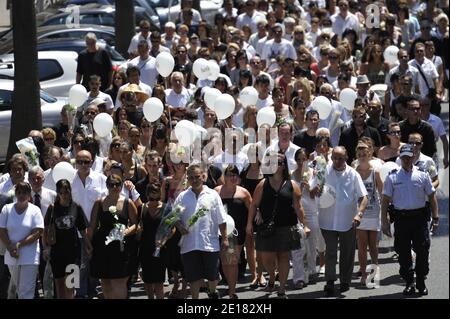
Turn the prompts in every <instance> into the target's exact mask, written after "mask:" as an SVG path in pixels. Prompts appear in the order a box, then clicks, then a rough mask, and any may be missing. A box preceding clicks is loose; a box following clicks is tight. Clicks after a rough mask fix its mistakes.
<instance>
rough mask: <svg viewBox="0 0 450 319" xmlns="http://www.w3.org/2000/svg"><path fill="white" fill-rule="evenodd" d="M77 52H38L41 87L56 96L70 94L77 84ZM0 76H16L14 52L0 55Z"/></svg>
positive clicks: (9, 77)
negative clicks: (73, 86)
mask: <svg viewBox="0 0 450 319" xmlns="http://www.w3.org/2000/svg"><path fill="white" fill-rule="evenodd" d="M77 58H78V54H77V53H76V52H67V51H41V52H38V69H39V81H40V84H41V89H43V90H45V91H46V92H48V93H49V94H51V95H54V96H68V94H69V90H70V88H71V87H72V85H74V84H75V79H76V70H77ZM0 76H1V77H2V78H7V79H13V78H14V54H6V55H2V56H0Z"/></svg>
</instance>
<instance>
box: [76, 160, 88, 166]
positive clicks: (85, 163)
mask: <svg viewBox="0 0 450 319" xmlns="http://www.w3.org/2000/svg"><path fill="white" fill-rule="evenodd" d="M76 163H77V164H78V165H89V164H91V161H87V160H86V161H83V160H77V161H76Z"/></svg>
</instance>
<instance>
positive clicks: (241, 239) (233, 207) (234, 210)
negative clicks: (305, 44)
mask: <svg viewBox="0 0 450 319" xmlns="http://www.w3.org/2000/svg"><path fill="white" fill-rule="evenodd" d="M222 203H223V205H224V206H225V205H227V211H228V215H230V216H231V217H233V219H234V225H235V228H236V230H237V232H238V245H244V243H245V228H246V226H247V219H248V209H247V206H245V202H244V201H243V200H242V199H240V198H234V197H233V198H222Z"/></svg>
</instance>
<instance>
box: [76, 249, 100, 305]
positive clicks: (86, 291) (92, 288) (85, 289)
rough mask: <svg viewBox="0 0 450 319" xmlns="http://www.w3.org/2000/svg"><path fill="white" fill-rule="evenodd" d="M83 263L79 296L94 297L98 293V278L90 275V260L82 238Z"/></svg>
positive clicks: (78, 289) (78, 290)
mask: <svg viewBox="0 0 450 319" xmlns="http://www.w3.org/2000/svg"><path fill="white" fill-rule="evenodd" d="M80 243H81V265H80V288H77V289H76V291H77V294H76V296H77V298H92V297H94V296H96V295H97V291H96V287H97V283H98V279H95V278H92V277H91V276H90V270H91V267H90V261H89V256H88V255H87V254H86V248H85V244H84V241H83V240H81V241H80Z"/></svg>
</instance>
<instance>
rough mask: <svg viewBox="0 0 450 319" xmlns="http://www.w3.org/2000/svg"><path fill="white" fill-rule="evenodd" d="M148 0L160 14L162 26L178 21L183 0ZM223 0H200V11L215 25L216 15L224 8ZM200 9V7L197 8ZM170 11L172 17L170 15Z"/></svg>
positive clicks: (204, 17) (203, 16) (204, 18)
mask: <svg viewBox="0 0 450 319" xmlns="http://www.w3.org/2000/svg"><path fill="white" fill-rule="evenodd" d="M144 1H146V2H148V3H149V4H150V5H151V6H152V7H153V9H155V10H156V12H157V13H158V16H159V21H160V23H161V26H162V27H164V24H165V23H166V22H167V21H172V22H176V20H177V19H178V17H179V15H180V12H181V0H144ZM222 4H223V0H200V5H199V9H200V10H199V11H200V13H201V15H202V18H203V20H206V21H207V22H208V23H209V24H210V25H214V16H215V15H216V13H217V12H218V11H219V9H220V8H222ZM197 10H198V9H197ZM169 12H170V17H169Z"/></svg>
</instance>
